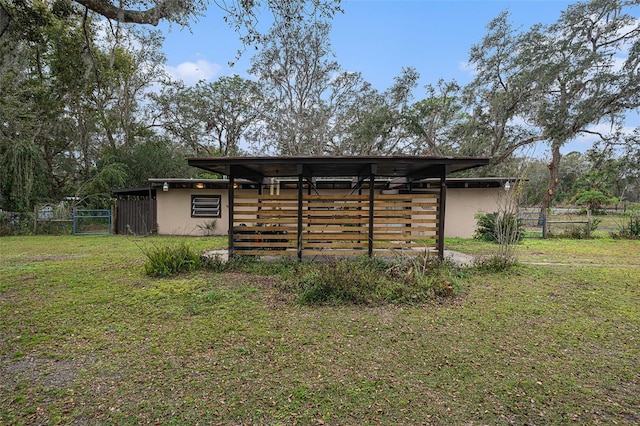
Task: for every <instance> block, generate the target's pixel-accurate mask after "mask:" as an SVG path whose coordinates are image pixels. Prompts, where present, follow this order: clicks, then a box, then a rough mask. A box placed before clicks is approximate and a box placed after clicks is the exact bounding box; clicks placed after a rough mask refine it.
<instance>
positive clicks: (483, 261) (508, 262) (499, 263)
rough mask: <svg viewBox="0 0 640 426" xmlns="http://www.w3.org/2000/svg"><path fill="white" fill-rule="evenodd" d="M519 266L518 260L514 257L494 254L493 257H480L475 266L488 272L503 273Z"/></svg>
mask: <svg viewBox="0 0 640 426" xmlns="http://www.w3.org/2000/svg"><path fill="white" fill-rule="evenodd" d="M517 264H518V260H517V258H516V257H514V256H504V255H500V254H494V255H492V256H485V257H478V258H476V260H475V262H474V266H475V267H476V268H477V269H479V270H481V271H487V272H502V271H506V270H507V269H510V268H511V267H513V266H515V265H517Z"/></svg>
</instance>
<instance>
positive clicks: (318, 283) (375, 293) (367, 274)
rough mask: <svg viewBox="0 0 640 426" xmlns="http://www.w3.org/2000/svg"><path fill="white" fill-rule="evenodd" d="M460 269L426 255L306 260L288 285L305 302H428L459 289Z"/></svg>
mask: <svg viewBox="0 0 640 426" xmlns="http://www.w3.org/2000/svg"><path fill="white" fill-rule="evenodd" d="M455 278H456V271H455V269H454V268H453V267H452V265H451V264H450V263H447V262H441V261H439V260H438V259H437V258H433V257H431V258H430V257H429V256H428V255H426V256H404V257H402V258H400V259H397V260H395V261H390V262H387V261H383V260H380V259H369V258H361V259H357V260H346V259H342V260H337V261H332V262H328V263H315V264H304V265H302V266H301V268H300V270H299V275H298V277H297V278H295V279H293V282H288V283H286V284H285V288H286V289H287V290H289V291H293V292H294V293H296V294H297V295H298V301H299V302H300V303H302V304H311V305H321V304H331V305H339V304H365V305H381V304H386V303H407V302H409V303H411V302H424V301H426V300H430V299H433V298H434V297H436V296H451V295H453V294H454V293H455V292H456V290H457V289H456V288H455Z"/></svg>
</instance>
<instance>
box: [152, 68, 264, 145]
mask: <svg viewBox="0 0 640 426" xmlns="http://www.w3.org/2000/svg"><path fill="white" fill-rule="evenodd" d="M154 98H155V100H156V102H157V103H158V107H159V109H160V111H159V114H160V122H161V124H160V125H161V126H162V127H163V128H164V130H165V131H167V132H168V134H170V135H172V136H174V137H176V138H177V139H178V140H180V141H181V142H182V143H183V144H184V145H185V147H188V149H189V150H190V151H191V152H192V153H193V154H195V155H196V156H200V155H209V156H224V157H226V156H233V155H238V154H240V152H241V149H240V142H241V141H242V140H243V138H244V137H245V136H246V132H247V131H248V129H249V128H250V127H251V126H252V125H253V124H254V123H255V121H256V120H257V116H258V111H259V105H260V103H261V99H262V98H261V91H260V85H259V84H257V83H256V82H253V81H251V80H246V79H243V78H241V77H240V76H238V75H234V76H232V77H221V78H219V79H218V80H217V81H215V82H213V83H208V82H204V81H201V82H199V83H198V84H196V85H195V86H193V87H184V86H183V85H178V86H167V87H166V89H164V90H163V92H162V93H161V94H160V95H158V96H155V97H154Z"/></svg>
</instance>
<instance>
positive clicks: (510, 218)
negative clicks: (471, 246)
mask: <svg viewBox="0 0 640 426" xmlns="http://www.w3.org/2000/svg"><path fill="white" fill-rule="evenodd" d="M477 221H478V222H477V225H476V231H475V234H474V236H473V238H475V239H477V240H481V241H490V242H497V243H500V244H502V243H507V242H519V241H520V240H522V238H523V237H524V227H523V225H522V219H520V218H518V217H517V216H516V215H515V214H513V213H504V212H503V213H487V214H482V215H480V216H478V217H477ZM507 240H509V241H507Z"/></svg>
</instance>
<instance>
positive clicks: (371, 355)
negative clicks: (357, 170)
mask: <svg viewBox="0 0 640 426" xmlns="http://www.w3.org/2000/svg"><path fill="white" fill-rule="evenodd" d="M174 239H175V237H174ZM167 240H169V239H167V238H159V237H158V238H132V237H121V236H82V237H80V236H76V237H74V236H60V237H58V236H56V237H53V236H34V237H3V238H0V424H70V423H73V424H141V423H161V424H176V425H183V424H283V425H290V424H301V425H308V424H327V425H338V424H341V425H360V424H407V425H415V424H436V425H440V424H442V425H445V424H545V425H548V424H639V423H640V268H638V267H637V266H638V264H639V263H640V242H639V241H635V242H629V241H614V240H609V239H596V240H581V241H566V240H546V241H543V240H525V241H524V243H523V244H521V245H520V246H519V247H518V255H519V257H520V258H521V259H522V260H523V261H525V262H534V263H536V264H526V263H525V264H522V265H520V266H518V267H515V268H514V269H512V270H510V271H508V272H503V273H487V272H479V271H476V270H466V271H463V272H461V274H460V278H459V280H460V282H459V283H458V284H460V285H461V288H462V291H461V293H460V294H459V295H457V296H456V297H453V298H447V299H440V300H437V301H434V302H431V303H427V304H420V305H404V306H383V307H361V306H355V307H312V306H302V305H298V304H296V303H295V302H293V301H292V300H291V297H289V296H288V295H286V294H284V293H282V291H281V290H279V287H278V286H276V285H275V284H276V283H277V280H278V279H279V278H278V277H277V276H261V275H253V274H247V273H239V272H233V273H214V272H210V271H198V272H194V273H190V274H186V275H180V276H178V277H174V278H165V279H158V278H150V277H147V276H146V275H144V272H143V266H142V265H143V263H144V260H145V257H144V254H143V249H145V248H148V247H152V246H153V245H158V244H165V243H166V242H167ZM188 243H189V244H190V245H191V246H192V247H194V248H196V249H198V250H202V251H204V250H206V249H213V248H222V247H224V245H225V241H224V240H223V239H216V238H192V239H189V240H188ZM447 246H448V247H447V248H450V249H454V250H461V251H464V252H468V253H471V254H486V253H489V252H490V251H491V249H492V247H491V245H490V244H484V243H479V242H475V241H470V240H451V241H448V244H447Z"/></svg>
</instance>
